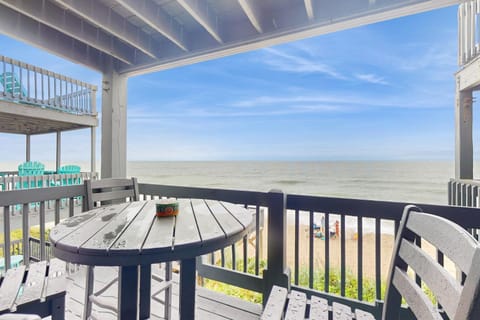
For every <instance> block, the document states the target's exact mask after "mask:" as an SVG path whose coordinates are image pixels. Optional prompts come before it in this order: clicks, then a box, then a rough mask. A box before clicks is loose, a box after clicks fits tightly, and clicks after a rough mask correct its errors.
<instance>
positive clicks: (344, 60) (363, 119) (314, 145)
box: [0, 7, 457, 161]
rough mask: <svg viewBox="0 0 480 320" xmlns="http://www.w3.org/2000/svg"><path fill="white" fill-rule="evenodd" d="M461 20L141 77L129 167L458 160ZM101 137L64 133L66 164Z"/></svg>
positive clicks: (38, 57)
mask: <svg viewBox="0 0 480 320" xmlns="http://www.w3.org/2000/svg"><path fill="white" fill-rule="evenodd" d="M456 16H457V9H456V7H450V8H445V9H441V10H437V11H433V12H428V13H424V14H419V15H415V16H410V17H405V18H401V19H397V20H393V21H388V22H382V23H378V24H374V25H369V26H364V27H361V28H356V29H352V30H347V31H342V32H338V33H334V34H329V35H324V36H320V37H316V38H310V39H306V40H301V41H297V42H293V43H289V44H285V45H280V46H276V47H272V48H266V49H261V50H257V51H254V52H249V53H245V54H240V55H236V56H231V57H226V58H223V59H218V60H214V61H208V62H204V63H200V64H197V65H191V66H186V67H182V68H177V69H172V70H167V71H162V72H157V73H154V74H149V75H144V76H139V77H134V78H131V79H130V80H129V91H128V159H129V160H397V159H398V160H405V159H452V158H453V156H454V108H453V106H454V97H455V81H454V73H455V71H456V70H457V21H456ZM0 54H3V55H6V56H9V57H12V58H15V59H18V60H22V61H26V62H28V63H32V64H35V65H39V66H41V67H44V68H47V69H51V70H52V71H55V72H59V73H63V74H66V75H68V76H72V77H74V78H79V79H82V80H84V81H88V82H93V83H95V84H97V85H99V86H100V81H101V75H100V74H98V73H96V72H93V71H90V70H88V69H85V68H83V67H81V66H77V65H74V64H72V63H70V62H68V61H65V60H62V59H59V58H56V57H54V56H52V55H49V54H47V53H45V52H42V51H39V50H37V49H35V48H32V47H29V46H27V45H25V44H22V43H19V42H16V41H14V40H12V39H9V38H7V37H4V36H0ZM98 132H99V135H100V130H99V131H98ZM89 140H90V138H89V131H88V130H82V131H78V132H72V133H66V134H64V137H63V145H62V146H63V159H64V160H65V161H75V160H87V159H88V157H89V155H88V152H86V153H83V152H79V150H89ZM32 141H33V144H34V146H33V150H32V159H33V158H35V157H36V158H38V159H40V160H52V161H53V160H54V157H53V156H54V154H55V152H54V150H55V143H54V142H55V137H54V136H53V135H49V136H42V137H34V138H33V139H32ZM0 143H1V145H2V146H4V148H5V149H4V150H13V152H8V154H5V153H4V154H2V157H3V158H4V159H5V160H8V161H14V160H18V161H21V160H22V157H21V156H20V157H19V156H18V155H23V153H24V151H23V150H24V138H23V137H16V136H11V135H6V134H0ZM99 148H100V140H99V142H98V150H100V149H99ZM2 149H3V148H2ZM15 150H18V152H14V151H15ZM98 154H100V153H99V152H98Z"/></svg>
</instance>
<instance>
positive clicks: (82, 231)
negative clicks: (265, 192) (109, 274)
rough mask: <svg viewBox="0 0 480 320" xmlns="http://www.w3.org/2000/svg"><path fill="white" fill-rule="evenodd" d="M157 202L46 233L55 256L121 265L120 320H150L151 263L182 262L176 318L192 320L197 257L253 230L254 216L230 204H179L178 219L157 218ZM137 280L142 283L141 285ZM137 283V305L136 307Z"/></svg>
mask: <svg viewBox="0 0 480 320" xmlns="http://www.w3.org/2000/svg"><path fill="white" fill-rule="evenodd" d="M157 202H158V200H149V201H136V202H129V203H123V204H115V205H111V206H105V207H100V208H97V209H94V210H90V211H87V212H85V213H83V214H81V215H77V216H74V217H71V218H68V219H65V220H64V221H62V222H61V223H60V224H58V225H57V226H55V227H54V228H53V229H52V230H51V231H50V241H51V243H52V245H53V254H54V255H55V256H56V257H58V258H60V259H62V260H65V261H68V262H73V263H79V264H84V265H90V266H119V267H120V270H119V285H118V299H119V304H118V305H119V312H118V317H119V319H136V318H137V314H138V315H139V318H140V319H148V318H149V317H150V281H151V264H153V263H160V262H167V261H177V260H180V266H181V268H180V284H179V285H180V308H179V310H180V319H194V314H195V283H196V276H195V272H196V270H195V269H196V268H195V261H196V260H195V258H196V257H197V256H200V255H203V254H206V253H209V252H213V251H215V250H218V249H221V248H223V247H226V246H228V245H231V244H233V243H235V242H237V241H238V240H240V239H241V238H243V237H244V236H245V235H246V234H247V233H248V232H250V231H251V230H252V229H253V227H254V223H253V221H254V220H253V217H252V213H251V212H250V211H248V210H247V209H245V208H244V207H242V206H239V205H235V204H232V203H228V202H221V201H215V200H201V199H180V200H179V214H178V215H177V216H176V217H162V218H157V217H156V216H155V211H156V206H155V204H156V203H157ZM139 279H140V280H139ZM139 281H140V303H139V306H137V304H136V303H132V301H137V297H138V294H139V292H138V291H137V290H131V288H137V287H138V283H139Z"/></svg>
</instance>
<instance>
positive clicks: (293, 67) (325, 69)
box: [262, 48, 347, 80]
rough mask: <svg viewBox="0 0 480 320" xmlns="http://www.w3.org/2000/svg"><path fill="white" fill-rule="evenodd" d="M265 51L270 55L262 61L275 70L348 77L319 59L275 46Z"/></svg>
mask: <svg viewBox="0 0 480 320" xmlns="http://www.w3.org/2000/svg"><path fill="white" fill-rule="evenodd" d="M263 51H264V52H266V53H267V54H268V56H267V57H265V59H262V61H263V62H264V63H265V64H267V65H269V66H270V67H272V68H273V69H274V70H277V71H284V72H294V73H321V74H325V75H327V76H330V77H332V78H335V79H340V80H346V79H347V78H346V77H345V76H344V75H342V74H341V73H339V72H337V71H336V70H335V69H334V68H333V67H331V66H329V65H327V64H325V63H321V62H318V61H316V60H319V59H316V60H313V59H309V58H305V57H301V56H298V55H293V54H289V53H287V52H285V51H282V50H278V49H274V48H267V49H263Z"/></svg>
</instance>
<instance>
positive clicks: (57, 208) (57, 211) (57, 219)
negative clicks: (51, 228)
mask: <svg viewBox="0 0 480 320" xmlns="http://www.w3.org/2000/svg"><path fill="white" fill-rule="evenodd" d="M60 202H61V199H56V200H55V225H57V224H59V223H60Z"/></svg>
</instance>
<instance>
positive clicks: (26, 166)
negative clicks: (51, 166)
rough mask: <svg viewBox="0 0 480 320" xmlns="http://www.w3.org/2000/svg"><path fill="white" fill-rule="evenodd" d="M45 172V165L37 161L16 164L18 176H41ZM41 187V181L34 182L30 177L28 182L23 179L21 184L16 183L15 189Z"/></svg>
mask: <svg viewBox="0 0 480 320" xmlns="http://www.w3.org/2000/svg"><path fill="white" fill-rule="evenodd" d="M44 172H45V165H44V164H43V163H41V162H38V161H27V162H24V163H21V164H20V165H18V175H19V176H20V177H27V176H41V175H43V174H44ZM39 187H42V181H38V182H35V179H32V180H31V181H30V183H28V181H24V182H23V184H17V186H16V189H30V188H39Z"/></svg>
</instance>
